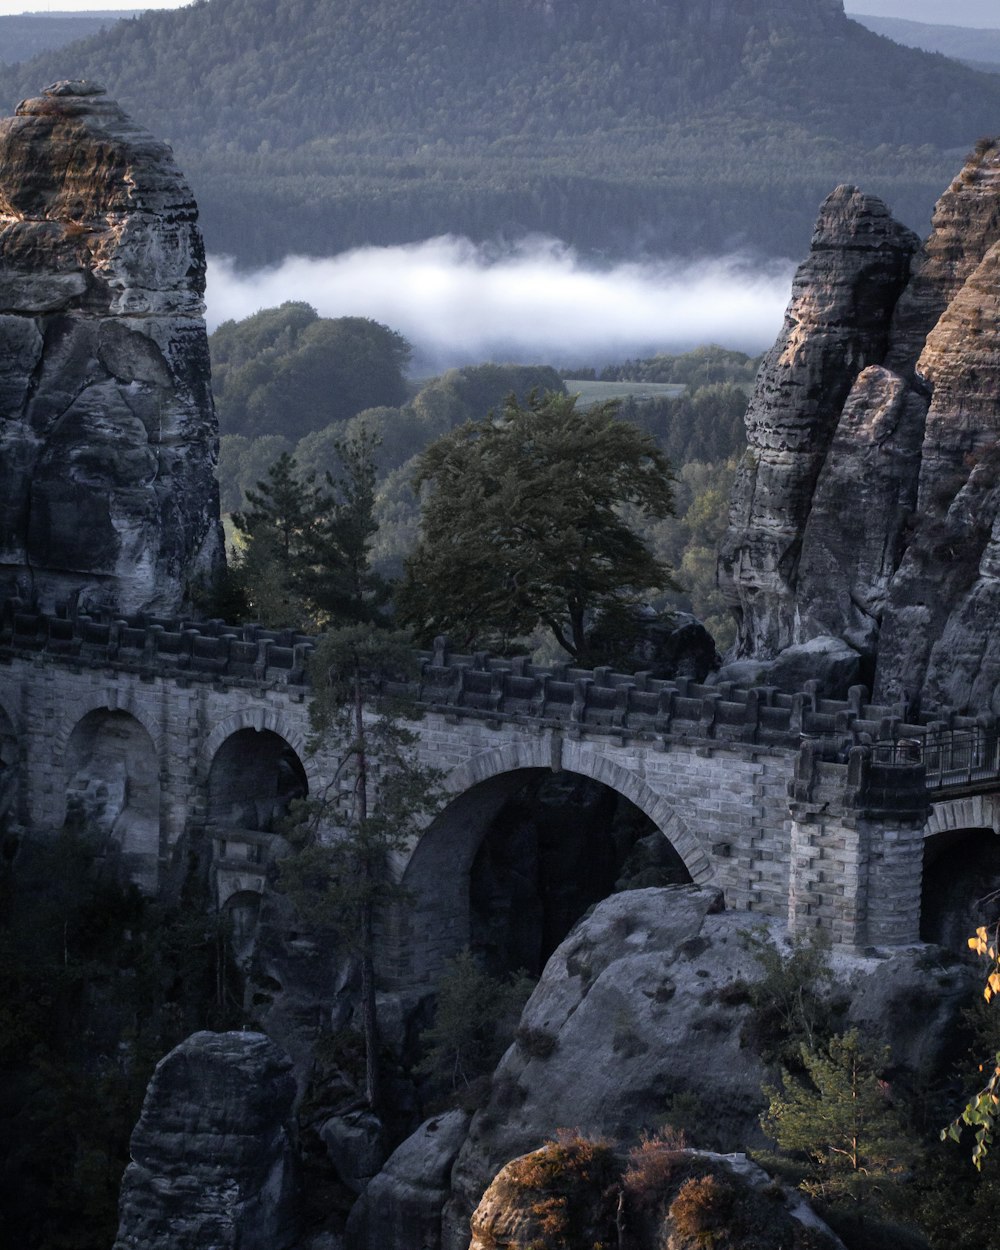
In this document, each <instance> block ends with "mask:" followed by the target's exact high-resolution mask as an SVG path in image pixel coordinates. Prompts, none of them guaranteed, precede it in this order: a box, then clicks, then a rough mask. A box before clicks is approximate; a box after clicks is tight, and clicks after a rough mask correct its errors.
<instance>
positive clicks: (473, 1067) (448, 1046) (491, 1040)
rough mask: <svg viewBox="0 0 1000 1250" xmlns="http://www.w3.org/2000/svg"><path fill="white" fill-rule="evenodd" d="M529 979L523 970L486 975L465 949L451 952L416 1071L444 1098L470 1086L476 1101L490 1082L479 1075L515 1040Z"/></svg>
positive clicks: (464, 1091) (466, 1091)
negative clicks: (452, 956)
mask: <svg viewBox="0 0 1000 1250" xmlns="http://www.w3.org/2000/svg"><path fill="white" fill-rule="evenodd" d="M533 984H534V983H533V982H532V981H531V980H530V978H528V977H527V976H525V975H523V974H521V975H516V974H515V975H513V976H510V977H507V978H503V979H501V978H498V977H492V976H490V975H489V973H488V972H486V971H485V970H484V969H483V968H482V967H480V965H479V963H478V962H477V960H476V958H475V956H474V955H473V954H472V952H471V951H470V950H468V949H466V950H464V951H462V952H461V953H460V954H458V955H456V956H455V958H454V959H452V960H451V961H450V962H449V964H448V967H447V969H446V971H445V974H444V976H443V977H442V978H441V983H440V985H439V986H438V998H437V1009H436V1011H435V1015H434V1023H433V1024H432V1025H431V1027H430V1028H429V1029H425V1030H424V1031H423V1032H422V1033H421V1035H420V1041H421V1043H422V1045H423V1046H425V1047H426V1048H427V1050H426V1053H425V1055H424V1057H423V1059H422V1060H421V1061H420V1063H419V1064H418V1065H417V1068H416V1071H417V1072H418V1073H420V1074H423V1075H424V1076H427V1077H429V1078H430V1081H431V1084H432V1087H434V1088H435V1089H436V1090H437V1091H438V1092H439V1093H441V1094H443V1095H445V1096H446V1097H447V1098H449V1099H454V1098H456V1097H457V1096H459V1095H462V1096H463V1097H467V1096H468V1094H469V1093H470V1092H473V1091H474V1092H475V1093H476V1102H477V1103H478V1102H479V1101H481V1099H482V1098H483V1097H485V1095H486V1092H487V1091H488V1088H489V1085H488V1082H486V1081H485V1080H483V1078H485V1077H486V1076H488V1075H489V1073H490V1072H492V1070H493V1068H495V1067H496V1065H497V1062H498V1061H499V1059H500V1056H501V1055H502V1054H503V1052H504V1051H505V1050H506V1049H507V1047H508V1046H509V1045H510V1043H511V1042H512V1041H513V1040H514V1030H515V1028H516V1026H517V1021H518V1017H519V1016H520V1014H521V1009H522V1008H523V1007H524V1004H525V1002H526V1001H527V998H528V995H529V994H530V993H531V989H532V986H533ZM553 1040H554V1039H553Z"/></svg>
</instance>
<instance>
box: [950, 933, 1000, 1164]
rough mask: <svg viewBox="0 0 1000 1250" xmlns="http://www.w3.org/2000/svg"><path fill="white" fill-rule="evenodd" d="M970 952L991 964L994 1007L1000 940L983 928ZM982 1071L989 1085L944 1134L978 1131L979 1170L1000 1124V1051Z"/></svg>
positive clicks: (956, 1136)
mask: <svg viewBox="0 0 1000 1250" xmlns="http://www.w3.org/2000/svg"><path fill="white" fill-rule="evenodd" d="M969 948H970V950H973V951H975V953H976V954H977V955H979V956H981V957H982V958H984V959H986V961H987V975H986V984H985V986H984V988H983V998H984V1000H985V1001H986V1002H987V1003H990V1002H991V1001H992V1000H993V999H994V998H995V997H996V996H997V995H998V994H1000V955H998V951H1000V939H998V936H997V934H994V935H993V938H992V939H991V938H990V936H989V934H988V933H987V930H986V928H985V926H982V925H981V926H980V927H979V928H978V929H977V930H976V932H975V935H974V936H973V937H970V938H969ZM979 1071H980V1072H985V1073H988V1075H987V1079H986V1084H985V1085H984V1086H983V1087H982V1088H981V1089H979V1090H977V1091H976V1092H975V1093H974V1094H973V1095H972V1097H971V1098H970V1099H969V1101H968V1102H967V1103H966V1104H965V1106H964V1107H963V1109H962V1110H961V1111H960V1112H959V1114H958V1116H957V1117H956V1118H955V1119H954V1120H952V1122H951V1123H950V1124H949V1125H948V1126H947V1127H946V1128H943V1129H942V1130H941V1137H942V1140H944V1139H950V1140H952V1141H956V1142H957V1141H959V1140H960V1139H961V1134H962V1127H961V1126H962V1125H963V1124H964V1125H967V1126H968V1127H969V1128H972V1129H973V1130H974V1131H975V1135H974V1145H973V1148H972V1162H973V1163H974V1164H975V1165H976V1167H977V1168H981V1167H982V1166H983V1161H984V1160H985V1158H986V1156H987V1154H988V1153H989V1150H990V1147H991V1146H992V1144H993V1134H994V1132H995V1131H996V1125H997V1120H998V1118H1000V1049H998V1050H997V1051H996V1054H995V1056H994V1057H993V1058H992V1059H991V1060H989V1061H988V1062H987V1063H982V1064H980V1065H979Z"/></svg>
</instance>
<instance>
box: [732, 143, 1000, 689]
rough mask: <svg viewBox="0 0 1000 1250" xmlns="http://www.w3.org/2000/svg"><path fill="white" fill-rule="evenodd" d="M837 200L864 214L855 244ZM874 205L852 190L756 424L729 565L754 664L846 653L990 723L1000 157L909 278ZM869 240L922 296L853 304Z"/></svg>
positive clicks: (877, 290)
mask: <svg viewBox="0 0 1000 1250" xmlns="http://www.w3.org/2000/svg"><path fill="white" fill-rule="evenodd" d="M831 203H832V204H834V205H841V206H848V207H847V209H846V211H845V209H844V208H843V207H842V208H841V210H839V211H836V212H834V213H833V220H834V221H835V222H839V223H840V229H839V230H838V229H832V230H831V228H830V222H831ZM868 203H870V202H869V201H866V200H865V199H864V197H859V196H858V195H857V193H852V194H851V195H850V196H847V195H846V193H845V192H844V191H843V189H842V190H841V191H838V192H836V193H835V194H834V196H833V197H831V201H828V202H827V204H826V205H824V208H823V211H822V215H821V218H820V225H819V228H818V230H817V234H816V237H815V239H814V242H813V254H812V256H811V257H810V260H809V261H808V262H807V263H806V265H804V266H803V267H802V269H801V270H800V271H799V274H798V277H797V279H796V286H795V289H794V291H793V295H792V302H791V305H790V307H789V313H788V320H787V321H786V326H785V330H784V331H783V334H782V337H781V338H780V339H779V341H778V344H777V345H776V347H775V349H774V351H773V352H772V353H771V355H770V356H769V357H768V360H767V361H766V362H765V365H764V368H763V369H762V372H761V377H760V380H759V382H758V387H757V391H756V394H755V396H754V399H753V400H752V402H751V405H750V409H749V411H748V414H747V428H748V441H749V444H750V449H749V452H748V455H747V458H746V461H745V463H744V466H743V470H742V473H741V476H740V478H739V480H738V481H737V484H736V487H735V490H734V497H733V506H732V512H731V522H730V529H729V533H728V535H727V538H726V540H725V543H724V546H723V552H722V558H721V561H720V578H721V579H722V580H723V582H724V584H726V585H727V586H728V588H729V591H730V594H731V596H732V601H733V604H734V607H735V608H736V611H737V614H738V617H739V620H740V632H739V641H738V644H737V656H738V657H740V658H744V657H745V658H752V659H755V660H758V661H771V660H773V659H774V657H775V656H776V655H778V654H779V653H780V652H782V651H783V650H784V649H786V648H788V647H790V646H792V645H794V644H800V643H806V642H809V641H810V640H815V639H819V638H834V639H840V640H841V641H842V642H844V643H846V644H848V645H849V646H850V647H851V648H853V649H854V650H855V651H856V652H857V653H858V656H859V661H860V662H861V663H862V667H863V670H864V671H866V672H867V673H868V674H869V676H870V675H871V673H872V672H874V675H875V685H876V695H877V697H878V698H880V699H883V700H885V701H895V700H898V699H902V698H908V699H909V700H910V701H911V702H912V701H917V702H920V703H921V704H922V707H923V710H924V711H927V710H929V709H931V708H933V707H934V706H937V705H949V706H952V707H955V708H956V709H958V710H962V709H966V708H970V709H972V710H975V711H981V710H986V709H990V708H991V704H992V700H993V698H994V695H993V691H994V689H995V686H996V678H997V675H998V673H1000V627H998V625H997V620H998V618H997V613H996V608H997V606H998V604H997V600H998V597H1000V592H998V588H997V584H996V573H997V569H998V567H1000V565H998V557H1000V547H997V546H996V545H995V542H996V539H995V538H994V528H995V525H996V523H997V520H998V516H1000V511H998V508H1000V495H998V493H997V492H996V491H995V489H994V483H995V480H996V463H995V461H996V449H997V446H998V440H1000V143H998V144H989V143H981V144H979V145H978V146H977V150H976V152H975V153H974V154H973V156H972V157H971V158H970V160H969V163H968V164H967V165H966V167H965V169H964V170H963V171H962V173H961V174H960V175H959V177H958V178H957V179H956V180H955V182H954V183H953V184H952V186H951V187H949V189H948V191H947V192H946V193H945V195H944V196H943V197H942V199H941V201H940V202H939V204H938V207H937V210H936V212H935V216H934V231H933V233H932V235H931V236H930V238H929V239H928V241H927V243H926V244H925V245H924V247H923V248H922V249H921V250H920V251H919V252H918V253H917V255H916V256H915V257H914V258H913V261H912V270H913V272H912V276H910V277H909V279H908V281H905V280H906V269H907V266H908V265H909V264H910V259H909V257H910V254H909V252H907V256H906V259H905V261H904V258H903V252H904V251H906V249H907V247H911V246H912V240H911V241H910V242H904V241H903V240H904V239H906V238H909V236H908V235H906V232H902V231H901V228H899V227H897V228H896V231H894V230H893V228H892V226H891V225H889V224H888V223H889V221H891V219H888V218H887V214H886V215H885V216H883V215H882V213H884V209H883V210H882V212H877V211H876V213H875V216H874V218H871V220H872V221H873V222H874V223H877V227H876V226H872V225H870V224H869V217H870V213H869V211H867V210H865V209H863V208H862V205H867V204H868ZM858 231H861V237H862V239H864V240H866V241H867V242H868V244H869V245H871V246H872V247H874V248H875V250H876V251H877V252H879V253H885V256H883V260H884V262H885V263H886V264H888V257H889V256H890V255H891V256H892V258H893V261H892V265H893V266H894V267H893V268H892V272H893V273H894V274H897V275H900V276H901V277H902V279H903V280H904V281H905V286H904V285H902V284H896V285H894V284H893V283H892V282H890V281H888V280H886V281H883V282H882V283H880V284H877V285H876V286H875V287H873V286H872V285H871V283H870V282H868V281H864V280H862V281H859V282H858V283H857V285H856V286H855V287H853V288H852V286H851V282H852V275H854V274H856V273H859V272H860V270H859V269H858V263H859V262H858V244H857V243H856V241H855V235H856V234H857V233H858ZM824 242H826V246H824ZM845 274H846V275H847V283H846V286H845V277H844V275H845ZM838 293H839V296H840V298H838ZM878 299H881V300H883V301H884V302H883V303H882V304H881V305H878V306H876V305H877V301H878ZM813 306H818V307H821V308H823V309H825V310H827V312H828V317H829V320H828V321H826V322H824V321H821V319H820V318H819V317H817V316H816V315H815V314H813V313H812V312H811V311H810V310H811V309H812V307H813ZM890 322H891V324H889V323H890ZM860 324H863V325H865V326H867V327H869V330H870V333H869V334H868V335H867V337H865V338H863V339H862V338H859V325H860ZM887 325H888V335H887V336H883V337H882V338H881V339H879V334H878V332H877V327H885V326H887ZM831 342H834V343H839V344H841V350H840V353H839V356H838V355H835V354H834V355H831V347H830V345H831ZM880 343H881V346H880ZM998 537H1000V533H998ZM769 680H770V678H769ZM992 710H996V709H992Z"/></svg>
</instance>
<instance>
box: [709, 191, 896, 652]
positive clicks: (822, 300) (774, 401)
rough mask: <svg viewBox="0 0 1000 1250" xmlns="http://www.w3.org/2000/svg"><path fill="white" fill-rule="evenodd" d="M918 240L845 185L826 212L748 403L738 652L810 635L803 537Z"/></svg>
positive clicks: (739, 501)
mask: <svg viewBox="0 0 1000 1250" xmlns="http://www.w3.org/2000/svg"><path fill="white" fill-rule="evenodd" d="M918 242H919V241H918V239H917V238H916V236H915V235H913V234H911V232H910V231H909V230H907V229H905V227H903V226H901V225H899V223H898V222H896V221H894V220H893V218H892V217H891V215H890V213H889V210H888V209H887V208H886V207H885V205H884V204H883V203H882V201H881V200H878V199H875V198H874V197H873V196H868V195H862V193H861V192H860V191H858V190H857V189H856V188H854V187H838V188H837V190H836V191H834V192H833V194H832V195H831V196H830V197H829V198H828V199H827V201H826V202H825V204H824V205H823V207H822V209H821V210H820V217H819V221H818V223H817V226H816V231H815V234H814V236H813V242H812V251H811V254H810V256H809V259H808V260H807V261H805V263H804V264H803V265H801V266H800V268H799V271H798V273H797V274H796V275H795V282H794V284H793V287H792V299H791V303H790V304H789V307H788V312H787V313H786V315H785V324H784V328H783V329H782V332H781V335H780V337H779V339H778V341H777V343H776V344H775V346H774V347H773V348H772V350H771V352H770V354H769V355H768V357H767V359H766V360H765V362H764V364H763V366H762V368H761V371H760V375H759V377H758V379H757V386H756V389H755V391H754V395H753V398H752V400H751V402H750V407H749V410H748V412H747V443H748V450H747V454H746V455H745V457H744V460H743V463H742V465H741V467H740V471H739V473H738V475H737V480H736V484H735V486H734V488H733V498H732V510H731V516H730V527H729V533H728V535H727V538H726V541H725V544H724V546H723V551H722V563H723V567H724V569H725V571H726V574H727V576H728V578H729V579H730V580H731V581H732V583H733V584H734V585H735V586H736V587H737V588H738V591H739V595H738V599H737V601H736V604H735V605H734V606H736V607H737V608H738V612H739V617H740V621H739V641H738V644H737V646H738V654H739V655H741V656H755V657H761V658H767V659H770V658H772V657H773V656H775V655H777V654H778V653H779V652H780V651H782V650H783V649H784V648H785V647H788V646H791V645H792V644H794V643H799V642H804V641H806V637H805V636H803V635H802V633H801V631H800V629H799V627H798V621H797V603H796V596H795V591H796V586H797V580H798V565H799V556H800V553H801V549H802V536H803V532H804V529H805V525H806V522H807V521H808V518H809V514H810V509H811V506H812V500H813V493H814V491H815V489H816V482H817V479H818V478H819V475H820V472H821V470H822V468H823V464H824V462H825V460H826V457H827V452H828V450H829V448H830V444H831V442H832V440H833V438H834V435H835V433H836V430H837V423H838V420H839V418H840V414H841V410H842V409H843V406H844V402H845V400H846V399H847V397H848V394H849V392H850V390H851V387H852V385H853V384H854V380H855V379H856V378H857V376H858V374H859V373H860V372H861V371H862V369H864V368H865V367H866V366H867V365H872V364H878V363H880V362H881V360H882V359H883V357H884V356H885V353H886V350H887V348H888V343H889V327H890V322H891V317H892V310H893V308H894V307H895V305H896V301H897V299H898V298H899V295H900V292H901V291H902V290H903V287H904V285H905V283H906V280H907V277H908V275H909V266H910V258H911V256H912V255H913V253H914V251H915V250H916V248H917V246H918Z"/></svg>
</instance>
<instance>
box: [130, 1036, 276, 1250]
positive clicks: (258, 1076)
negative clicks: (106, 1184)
mask: <svg viewBox="0 0 1000 1250" xmlns="http://www.w3.org/2000/svg"><path fill="white" fill-rule="evenodd" d="M291 1066H292V1065H291V1061H290V1060H289V1059H288V1058H287V1056H285V1055H284V1054H283V1053H282V1052H281V1051H280V1050H279V1049H278V1047H277V1046H275V1045H274V1043H273V1042H271V1041H269V1040H268V1038H266V1037H265V1036H264V1035H263V1034H262V1033H195V1034H194V1035H193V1036H191V1037H189V1038H188V1039H187V1040H186V1041H184V1042H182V1043H181V1044H180V1045H179V1046H177V1047H175V1048H174V1050H172V1051H171V1052H170V1053H169V1054H168V1055H166V1056H165V1057H164V1058H163V1059H161V1060H160V1062H159V1063H158V1064H157V1066H156V1071H155V1072H154V1074H153V1078H152V1080H151V1081H150V1083H149V1088H148V1090H147V1092H146V1098H145V1102H144V1103H143V1108H142V1116H141V1118H140V1120H139V1122H138V1124H137V1125H136V1127H135V1131H134V1132H133V1134H132V1145H131V1154H132V1162H131V1163H130V1164H129V1166H128V1168H127V1169H126V1171H125V1176H124V1179H123V1181H122V1193H121V1203H120V1216H121V1222H120V1225H119V1229H118V1238H117V1240H116V1242H115V1250H286V1248H287V1247H289V1246H291V1245H292V1244H293V1243H294V1241H295V1222H294V1217H293V1206H294V1192H295V1175H294V1170H293V1162H292V1160H293V1154H294V1151H293V1145H292V1129H291V1116H292V1104H293V1101H294V1098H295V1081H294V1079H293V1077H292V1075H291Z"/></svg>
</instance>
